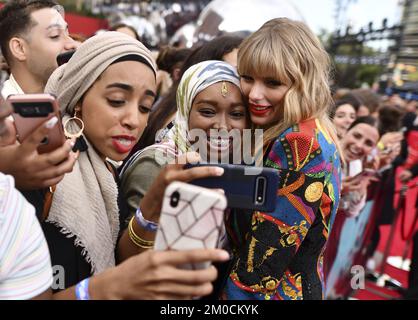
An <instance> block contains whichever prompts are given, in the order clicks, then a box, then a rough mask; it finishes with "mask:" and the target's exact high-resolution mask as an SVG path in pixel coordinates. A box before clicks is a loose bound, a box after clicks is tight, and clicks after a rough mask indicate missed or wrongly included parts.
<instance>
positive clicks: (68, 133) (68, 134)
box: [64, 113, 84, 139]
mask: <svg viewBox="0 0 418 320" xmlns="http://www.w3.org/2000/svg"><path fill="white" fill-rule="evenodd" d="M72 122H78V123H79V124H80V126H79V125H78V124H77V127H78V128H79V131H77V132H76V133H71V131H70V130H68V128H67V126H68V125H70V126H75V125H72ZM83 131H84V122H83V120H81V119H80V118H79V117H77V113H76V114H75V115H74V117H72V118H70V119H67V121H65V123H64V134H65V136H66V137H67V138H68V139H72V138H76V139H77V138H79V137H81V135H82V134H83Z"/></svg>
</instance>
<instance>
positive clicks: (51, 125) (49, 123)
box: [45, 117, 58, 129]
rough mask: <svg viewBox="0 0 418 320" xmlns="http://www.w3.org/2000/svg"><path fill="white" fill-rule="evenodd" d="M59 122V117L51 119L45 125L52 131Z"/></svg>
mask: <svg viewBox="0 0 418 320" xmlns="http://www.w3.org/2000/svg"><path fill="white" fill-rule="evenodd" d="M57 122H58V118H57V117H52V118H51V119H49V120H48V122H47V123H45V127H46V128H47V129H52V128H53V127H54V126H55V125H56V124H57Z"/></svg>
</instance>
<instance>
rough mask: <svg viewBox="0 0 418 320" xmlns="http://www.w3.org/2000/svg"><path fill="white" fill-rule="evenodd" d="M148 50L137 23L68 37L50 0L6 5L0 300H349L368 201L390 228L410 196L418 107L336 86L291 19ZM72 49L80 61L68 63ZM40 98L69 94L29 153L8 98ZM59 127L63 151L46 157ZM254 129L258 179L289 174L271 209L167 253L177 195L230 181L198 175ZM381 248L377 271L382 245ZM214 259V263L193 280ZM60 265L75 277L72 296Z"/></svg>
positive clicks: (233, 213) (2, 20) (302, 28)
mask: <svg viewBox="0 0 418 320" xmlns="http://www.w3.org/2000/svg"><path fill="white" fill-rule="evenodd" d="M140 40H141V39H140V37H139V36H138V34H137V33H136V32H135V30H134V29H132V28H130V27H129V26H128V25H115V26H113V28H112V29H111V30H109V31H106V32H101V33H99V34H97V35H94V36H92V37H90V38H88V39H84V38H81V37H78V38H76V37H75V36H73V37H71V36H70V35H69V33H68V25H67V23H66V22H65V19H64V15H63V9H62V7H60V6H58V5H57V3H55V2H54V1H52V0H30V1H28V0H15V1H9V2H8V3H7V4H6V5H5V6H4V7H3V8H2V9H0V46H1V52H2V55H3V57H4V61H3V62H2V69H3V72H4V73H6V74H7V77H6V78H7V80H6V81H4V83H3V84H2V89H1V95H0V99H1V100H0V153H1V156H0V270H1V272H0V299H80V300H88V299H196V298H202V297H206V298H208V297H209V298H211V299H225V300H229V299H239V300H301V299H308V300H321V299H336V298H339V297H342V296H345V295H344V294H345V292H346V291H350V288H349V287H350V280H349V279H348V280H347V278H348V277H349V276H350V265H349V264H350V263H351V262H352V261H353V260H354V259H353V257H352V256H353V252H352V250H351V251H350V250H349V252H347V250H346V247H347V243H350V241H352V242H353V245H352V246H350V245H349V247H350V248H353V247H354V246H355V245H354V242H356V241H357V242H358V238H359V237H361V236H362V235H363V234H364V233H365V229H366V226H367V224H368V223H370V221H371V220H372V219H369V217H370V216H373V215H370V214H369V213H368V212H366V210H365V209H366V208H368V206H367V204H368V203H370V202H373V206H374V207H379V208H381V212H382V214H381V215H379V216H378V217H379V218H382V217H384V219H383V218H382V219H378V220H379V223H380V224H388V223H391V221H392V220H393V216H394V212H395V210H396V209H395V206H394V203H395V202H394V194H395V190H394V189H395V187H394V186H395V181H397V180H399V181H401V183H404V184H407V183H409V182H411V181H414V178H415V177H416V176H417V174H418V158H417V157H416V152H417V151H416V150H417V148H416V141H418V140H417V139H416V132H417V129H418V117H417V104H416V102H415V101H404V100H402V99H400V98H399V97H397V96H395V95H394V96H391V97H386V96H379V95H378V94H377V93H375V92H373V91H372V90H371V89H355V90H345V89H344V90H342V89H339V90H335V89H334V88H331V86H330V71H331V63H330V58H329V56H328V54H327V52H326V51H325V50H324V48H323V46H322V44H321V43H320V41H319V39H318V38H317V37H316V36H315V35H314V33H313V32H312V31H311V30H310V29H309V28H308V27H307V26H306V25H305V24H304V23H302V22H296V21H292V20H290V19H287V18H277V19H273V20H270V21H267V22H266V23H265V24H264V25H263V26H262V27H261V28H260V29H259V30H257V31H256V32H254V33H253V34H251V35H250V36H248V37H246V38H241V37H239V36H236V35H223V36H220V37H217V38H215V39H213V40H211V41H210V42H207V43H204V44H198V45H196V46H195V47H193V48H191V49H184V48H183V49H180V48H173V47H163V48H161V50H160V51H159V52H157V53H153V52H151V51H150V50H149V49H147V47H146V46H144V45H143V44H142V43H141V41H140ZM65 52H74V53H73V54H72V56H71V58H70V59H69V60H68V62H66V63H63V64H62V65H60V66H59V65H58V62H57V57H58V56H59V55H60V54H62V53H65ZM42 93H47V94H50V95H52V96H54V97H55V98H56V100H57V102H58V105H59V108H60V117H61V118H60V119H59V118H58V117H57V116H51V117H50V118H48V119H46V120H45V122H44V123H43V124H42V125H40V126H39V127H38V128H36V129H35V130H34V131H33V132H31V133H30V134H29V135H28V137H26V138H25V139H24V140H21V139H18V138H19V137H17V132H16V128H15V125H14V123H13V119H12V117H11V114H12V112H13V109H12V107H11V105H10V104H9V103H8V102H7V101H6V100H7V98H9V97H13V95H24V94H42ZM56 126H62V128H63V131H64V132H65V136H66V137H67V139H66V141H65V143H63V144H62V145H61V146H60V147H58V148H57V149H55V150H53V151H50V152H46V153H40V152H39V151H38V146H39V145H40V144H41V143H42V142H43V141H44V139H45V137H47V136H48V134H49V133H50V132H51V131H52V130H53V129H54V127H56ZM256 129H262V130H263V140H262V142H261V143H259V144H256V145H255V146H254V147H253V148H252V149H251V151H252V155H253V163H252V164H251V165H252V166H261V167H265V168H273V169H277V170H278V172H280V177H281V179H280V182H279V185H277V190H276V199H275V204H276V207H275V209H274V211H273V212H260V211H248V210H241V209H239V208H228V209H227V210H226V212H225V219H224V231H225V234H224V237H225V239H224V241H222V242H220V243H219V248H213V249H195V250H179V251H173V250H167V251H157V250H153V247H154V243H155V237H156V229H157V226H158V222H159V219H160V215H161V208H162V203H163V199H164V193H165V190H166V188H167V187H168V186H169V185H170V184H171V183H172V182H174V181H180V182H185V183H187V182H191V181H193V180H195V179H199V178H208V177H219V176H222V175H223V174H224V169H223V167H221V166H216V165H211V166H204V165H203V166H191V167H190V166H185V165H184V163H195V162H199V161H202V159H207V155H208V154H211V155H212V157H210V158H211V160H215V161H214V162H215V163H221V162H227V163H232V162H233V161H232V159H233V158H234V157H233V153H234V152H242V148H238V149H239V150H238V151H237V149H235V148H233V143H232V142H231V141H229V139H227V140H228V141H227V142H226V141H224V140H225V139H223V138H221V136H222V135H221V132H231V131H234V132H238V135H239V136H240V137H241V138H242V137H243V136H244V132H245V131H247V132H251V134H254V131H255V130H256ZM194 130H201V131H203V132H206V133H207V140H208V141H207V142H208V143H207V144H205V148H203V150H202V149H199V150H196V149H195V148H194V145H195V143H196V137H195V136H194V134H193V132H194ZM214 132H216V134H215V133H214ZM213 141H215V142H213ZM240 141H242V139H241V140H240ZM224 145H226V146H227V151H228V152H227V153H228V156H227V157H226V158H225V157H221V156H220V154H221V152H220V149H222V148H223V149H224ZM234 164H236V163H234ZM238 164H239V165H242V163H238ZM246 165H250V164H246ZM365 172H366V173H369V174H364V173H365ZM395 173H396V174H395ZM374 211H376V210H374ZM373 217H374V216H373ZM353 230H355V232H353ZM370 239H371V241H370V243H369V245H368V247H367V249H368V250H367V252H368V254H367V257H368V258H370V257H372V256H373V252H374V250H375V248H376V245H377V242H378V241H379V233H378V232H377V231H376V232H374V233H373V237H370ZM414 239H415V243H414V245H415V246H416V247H418V243H417V241H418V236H415V238H414ZM415 258H416V259H418V257H415ZM371 261H372V258H370V259H369V261H368V262H369V264H371ZM414 261H415V262H413V266H412V270H411V279H412V280H411V281H410V289H411V290H409V292H410V293H411V292H412V294H411V295H412V296H413V292H414V291H413V290H414V288H416V287H417V283H416V279H417V278H418V277H417V275H416V272H417V270H415V269H414V268H416V263H417V261H416V260H414ZM201 262H211V263H212V264H211V266H210V267H208V268H202V269H195V270H186V269H184V268H181V265H184V264H188V263H201ZM56 266H59V267H60V268H62V270H63V274H62V276H63V279H62V282H60V283H59V284H60V285H58V286H57V285H53V282H54V281H53V280H54V279H53V275H54V273H53V270H54V267H56ZM215 266H216V267H215ZM414 266H415V267H414ZM372 271H373V268H370V272H372ZM414 275H415V276H414ZM415 290H416V289H415Z"/></svg>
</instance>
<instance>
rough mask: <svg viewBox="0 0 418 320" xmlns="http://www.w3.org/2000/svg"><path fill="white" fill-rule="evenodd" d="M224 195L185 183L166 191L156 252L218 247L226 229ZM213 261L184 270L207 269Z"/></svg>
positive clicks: (189, 266) (188, 266)
mask: <svg viewBox="0 0 418 320" xmlns="http://www.w3.org/2000/svg"><path fill="white" fill-rule="evenodd" d="M226 206H227V201H226V198H225V196H224V195H223V194H221V193H219V192H216V191H213V190H210V189H207V188H202V187H198V186H194V185H191V184H187V183H183V182H173V183H171V184H170V185H169V186H168V187H167V189H166V190H165V195H164V201H163V206H162V211H161V216H160V221H159V228H158V230H157V235H156V238H155V244H154V250H189V249H203V248H216V247H217V244H218V242H219V236H220V234H221V231H222V229H223V228H224V210H225V208H226ZM209 265H210V262H206V263H199V264H188V265H184V266H181V268H183V269H193V270H195V269H204V268H207V267H209Z"/></svg>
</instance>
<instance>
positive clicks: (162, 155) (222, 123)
mask: <svg viewBox="0 0 418 320" xmlns="http://www.w3.org/2000/svg"><path fill="white" fill-rule="evenodd" d="M177 107H178V111H177V113H176V118H175V125H174V127H173V128H172V129H171V130H170V131H169V132H168V134H167V138H166V139H165V140H164V141H163V142H162V143H160V144H154V145H152V146H150V147H147V148H145V149H144V150H141V151H138V152H136V153H135V154H134V155H133V156H132V157H131V158H130V159H129V161H128V162H127V163H126V164H125V165H124V167H123V169H122V171H121V174H120V176H121V191H122V192H123V194H124V195H125V197H126V199H127V201H128V206H129V210H130V212H131V214H132V213H134V212H135V210H136V207H135V206H136V204H137V203H138V202H139V201H140V200H141V199H142V197H143V195H144V194H145V193H146V191H147V190H148V189H149V187H150V181H153V179H154V177H155V176H156V175H157V174H158V172H159V171H160V170H161V168H162V167H163V166H164V165H165V164H166V163H169V162H170V161H171V160H172V159H173V158H175V157H176V156H178V155H181V154H184V153H186V152H188V151H191V150H194V148H193V147H195V145H193V143H194V141H192V140H193V139H192V138H191V134H190V133H191V132H193V133H195V132H196V131H195V130H198V129H200V130H201V131H202V130H203V131H202V133H203V132H204V133H205V134H206V138H207V139H208V144H207V146H208V148H207V149H208V150H205V148H203V150H202V148H200V149H199V152H200V154H201V156H202V153H206V154H205V155H204V156H203V158H206V157H205V156H206V155H207V154H208V153H209V152H210V151H212V150H209V149H216V148H217V143H218V142H219V140H218V138H219V137H218V136H216V137H212V138H214V139H212V140H211V139H210V138H211V136H210V130H211V129H218V130H222V129H223V130H226V131H228V132H230V131H231V130H233V129H238V130H239V131H240V132H242V130H243V129H245V128H247V127H248V118H247V113H246V108H245V105H244V103H243V100H242V97H241V91H240V88H239V76H238V74H237V72H236V70H235V68H234V67H232V66H231V65H229V64H227V63H225V62H223V61H215V60H210V61H205V62H201V63H198V64H196V65H194V66H192V67H190V68H189V69H188V70H187V71H186V72H185V73H184V75H183V77H182V79H181V81H180V83H179V86H178V90H177ZM221 142H223V141H221ZM204 146H205V147H206V145H204ZM229 147H232V144H229V141H228V146H227V148H229ZM219 148H220V147H219ZM194 151H195V150H194ZM229 151H232V149H229ZM214 152H215V153H216V152H217V150H214Z"/></svg>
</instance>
